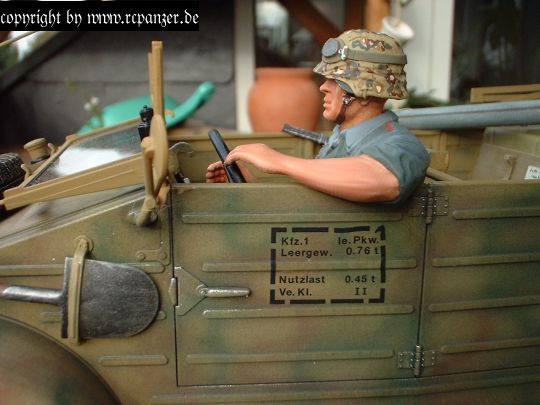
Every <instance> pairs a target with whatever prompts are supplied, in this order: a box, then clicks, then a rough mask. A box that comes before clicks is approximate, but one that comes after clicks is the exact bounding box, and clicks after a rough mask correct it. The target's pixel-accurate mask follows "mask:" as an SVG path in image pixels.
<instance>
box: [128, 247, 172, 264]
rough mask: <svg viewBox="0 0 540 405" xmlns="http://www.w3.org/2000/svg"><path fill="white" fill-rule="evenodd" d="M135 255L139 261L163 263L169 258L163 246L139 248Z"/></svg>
mask: <svg viewBox="0 0 540 405" xmlns="http://www.w3.org/2000/svg"><path fill="white" fill-rule="evenodd" d="M135 257H136V258H137V260H138V261H140V262H142V261H148V262H152V261H153V262H160V263H163V262H164V261H165V259H167V253H166V252H165V251H164V250H163V247H160V248H158V249H153V250H150V249H147V250H138V251H137V253H135Z"/></svg>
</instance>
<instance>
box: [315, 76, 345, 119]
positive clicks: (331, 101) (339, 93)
mask: <svg viewBox="0 0 540 405" xmlns="http://www.w3.org/2000/svg"><path fill="white" fill-rule="evenodd" d="M319 90H320V91H321V93H323V94H324V100H323V108H324V111H323V117H324V118H325V119H327V120H328V121H330V122H335V121H336V119H337V117H338V115H339V111H340V110H341V104H342V102H343V101H342V99H343V95H344V94H345V91H344V90H343V89H342V88H341V87H339V85H338V84H337V82H336V81H335V80H329V79H327V80H326V81H325V82H324V83H323V84H322V85H321V87H319Z"/></svg>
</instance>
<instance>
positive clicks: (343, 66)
mask: <svg viewBox="0 0 540 405" xmlns="http://www.w3.org/2000/svg"><path fill="white" fill-rule="evenodd" d="M406 63H407V56H406V55H405V53H404V52H403V49H402V48H401V46H400V45H399V44H398V43H397V41H396V40H395V39H394V38H392V37H390V36H388V35H386V34H382V33H378V32H372V31H368V30H349V31H345V32H344V33H343V34H341V35H340V36H339V37H337V38H330V39H329V40H328V41H326V43H325V44H324V46H323V48H322V61H321V62H320V63H319V64H318V65H317V66H315V68H314V69H313V71H314V72H315V73H318V74H320V75H322V76H324V77H326V78H327V79H334V80H336V81H337V83H338V84H339V85H340V86H341V87H342V88H343V89H344V90H345V91H346V92H347V93H350V94H354V95H355V96H356V97H362V98H367V97H369V96H373V97H379V98H385V99H386V98H393V99H397V100H402V99H405V98H407V97H408V93H407V80H406V78H405V69H404V66H405V64H406Z"/></svg>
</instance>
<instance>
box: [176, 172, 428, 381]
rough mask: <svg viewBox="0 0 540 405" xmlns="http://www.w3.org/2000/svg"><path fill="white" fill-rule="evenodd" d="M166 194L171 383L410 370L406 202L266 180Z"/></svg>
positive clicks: (418, 273)
mask: <svg viewBox="0 0 540 405" xmlns="http://www.w3.org/2000/svg"><path fill="white" fill-rule="evenodd" d="M415 201H417V199H416V198H413V199H411V202H412V203H413V204H414V203H415ZM172 204H173V206H172V212H173V215H172V225H173V241H172V244H173V255H174V263H175V277H176V280H177V283H178V303H177V307H176V345H177V360H178V384H179V385H180V386H186V385H206V384H249V383H252V384H254V383H279V382H303V381H341V380H358V379H383V378H384V379H388V378H404V377H409V376H410V372H409V370H407V369H402V368H399V367H398V359H397V358H398V355H399V351H400V350H402V348H403V347H408V346H409V345H410V343H411V342H415V341H416V339H417V334H418V324H419V306H420V294H421V282H422V268H423V253H424V238H425V227H426V225H425V220H424V218H422V217H421V216H419V215H413V214H411V212H412V211H411V210H412V208H414V207H411V206H410V205H409V204H406V205H403V206H396V205H391V204H358V203H351V202H347V201H344V200H341V199H338V198H333V197H330V196H327V195H324V194H322V193H318V192H316V191H312V190H309V189H307V188H305V187H302V186H299V185H295V184H269V183H266V184H242V185H233V184H224V185H218V184H183V185H175V186H174V187H173V192H172ZM413 211H414V210H413Z"/></svg>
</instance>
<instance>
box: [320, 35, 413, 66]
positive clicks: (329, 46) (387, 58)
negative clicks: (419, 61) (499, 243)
mask: <svg viewBox="0 0 540 405" xmlns="http://www.w3.org/2000/svg"><path fill="white" fill-rule="evenodd" d="M322 56H323V60H324V61H325V62H326V63H335V62H339V61H340V60H342V61H345V60H347V59H350V60H355V61H360V62H369V63H386V64H388V63H389V64H393V65H405V64H407V55H405V54H401V55H390V54H384V53H378V52H373V51H363V50H361V49H351V48H349V47H348V46H347V45H345V43H344V42H343V40H342V39H341V38H330V39H329V40H327V41H326V42H325V44H324V45H323V48H322Z"/></svg>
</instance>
